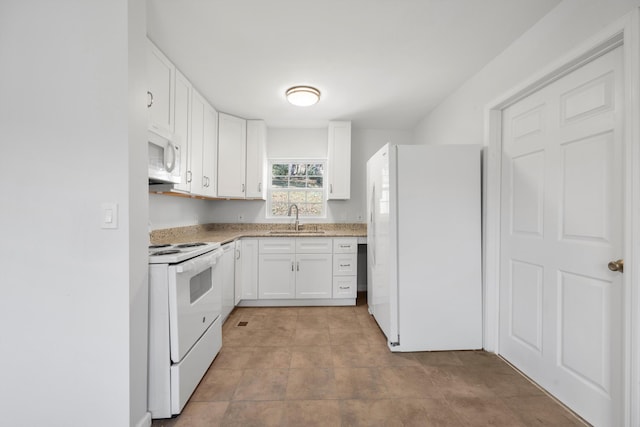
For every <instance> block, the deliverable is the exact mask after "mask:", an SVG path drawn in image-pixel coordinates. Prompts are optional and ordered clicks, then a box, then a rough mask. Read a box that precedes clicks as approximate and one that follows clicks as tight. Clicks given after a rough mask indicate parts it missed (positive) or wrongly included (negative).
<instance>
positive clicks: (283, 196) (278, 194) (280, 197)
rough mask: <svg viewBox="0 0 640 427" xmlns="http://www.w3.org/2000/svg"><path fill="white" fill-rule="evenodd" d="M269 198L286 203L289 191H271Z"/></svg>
mask: <svg viewBox="0 0 640 427" xmlns="http://www.w3.org/2000/svg"><path fill="white" fill-rule="evenodd" d="M271 200H272V201H273V202H276V203H287V202H288V201H289V192H288V191H273V192H272V193H271Z"/></svg>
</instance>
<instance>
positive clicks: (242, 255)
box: [236, 239, 258, 305]
mask: <svg viewBox="0 0 640 427" xmlns="http://www.w3.org/2000/svg"><path fill="white" fill-rule="evenodd" d="M236 250H237V251H238V252H237V253H236V305H237V304H238V302H240V300H241V299H258V240H257V239H242V240H238V241H237V242H236Z"/></svg>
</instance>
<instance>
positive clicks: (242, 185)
mask: <svg viewBox="0 0 640 427" xmlns="http://www.w3.org/2000/svg"><path fill="white" fill-rule="evenodd" d="M242 192H243V193H244V184H242Z"/></svg>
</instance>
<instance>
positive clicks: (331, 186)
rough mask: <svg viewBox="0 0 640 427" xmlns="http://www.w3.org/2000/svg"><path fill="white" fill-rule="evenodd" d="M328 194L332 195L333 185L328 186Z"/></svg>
mask: <svg viewBox="0 0 640 427" xmlns="http://www.w3.org/2000/svg"><path fill="white" fill-rule="evenodd" d="M329 193H331V194H333V184H329Z"/></svg>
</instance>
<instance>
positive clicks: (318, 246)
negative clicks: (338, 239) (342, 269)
mask: <svg viewBox="0 0 640 427" xmlns="http://www.w3.org/2000/svg"><path fill="white" fill-rule="evenodd" d="M295 241H296V253H298V254H330V253H331V249H332V246H333V239H331V238H330V237H328V238H327V237H298V238H297V239H295Z"/></svg>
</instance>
